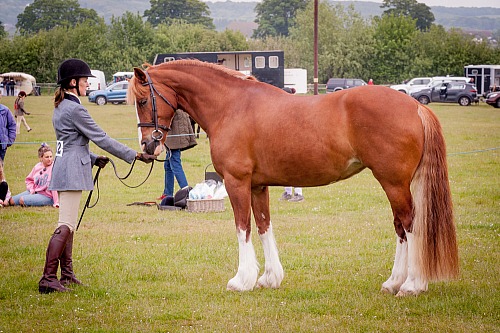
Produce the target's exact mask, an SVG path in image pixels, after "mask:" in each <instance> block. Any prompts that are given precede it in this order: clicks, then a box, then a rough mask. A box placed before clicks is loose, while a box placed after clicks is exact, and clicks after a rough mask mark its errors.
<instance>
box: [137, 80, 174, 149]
mask: <svg viewBox="0 0 500 333" xmlns="http://www.w3.org/2000/svg"><path fill="white" fill-rule="evenodd" d="M144 74H146V78H147V80H148V82H145V83H143V84H142V85H143V86H149V91H150V97H151V112H152V114H153V116H152V121H151V122H149V123H138V124H137V127H154V130H153V132H151V137H152V138H153V140H154V141H160V140H161V139H163V132H162V131H161V130H160V129H162V130H164V131H166V132H168V131H170V127H167V126H165V125H161V124H160V123H158V110H157V108H156V96H155V93H156V94H157V95H158V96H160V97H161V99H163V101H165V103H167V104H168V105H169V106H170V107H171V108H172V110H174V112H175V110H176V108H175V107H174V106H173V104H172V103H170V102H169V100H168V99H166V98H165V97H164V96H163V95H162V94H161V93H160V92H159V91H158V90H157V89H156V88H155V86H154V85H153V81H151V77H150V76H149V74H148V72H146V71H144ZM172 90H173V89H172Z"/></svg>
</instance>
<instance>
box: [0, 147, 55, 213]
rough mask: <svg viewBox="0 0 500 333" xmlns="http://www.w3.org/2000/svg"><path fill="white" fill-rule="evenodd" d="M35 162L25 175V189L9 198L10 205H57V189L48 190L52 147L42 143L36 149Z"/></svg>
mask: <svg viewBox="0 0 500 333" xmlns="http://www.w3.org/2000/svg"><path fill="white" fill-rule="evenodd" d="M38 158H39V159H40V162H39V163H37V164H36V165H35V166H34V167H33V169H32V170H31V172H30V174H29V175H28V177H26V191H24V192H23V193H20V194H18V195H15V196H13V197H12V198H10V201H9V204H10V205H11V206H16V205H21V206H49V205H52V206H54V207H59V200H58V196H57V191H49V185H50V180H51V178H52V165H53V163H52V162H53V156H52V148H50V147H49V145H47V144H46V143H42V145H41V147H40V148H39V149H38Z"/></svg>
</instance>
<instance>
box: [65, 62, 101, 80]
mask: <svg viewBox="0 0 500 333" xmlns="http://www.w3.org/2000/svg"><path fill="white" fill-rule="evenodd" d="M79 77H95V76H94V75H92V72H91V71H90V67H89V65H87V63H86V62H85V61H83V60H80V59H66V60H64V61H63V62H62V63H61V64H60V65H59V69H58V70H57V84H61V83H63V82H64V81H67V80H68V81H69V80H71V79H77V78H79Z"/></svg>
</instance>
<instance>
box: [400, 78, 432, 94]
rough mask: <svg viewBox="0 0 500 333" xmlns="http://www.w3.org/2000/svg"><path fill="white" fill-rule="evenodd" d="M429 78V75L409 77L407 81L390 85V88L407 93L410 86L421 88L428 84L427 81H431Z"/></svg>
mask: <svg viewBox="0 0 500 333" xmlns="http://www.w3.org/2000/svg"><path fill="white" fill-rule="evenodd" d="M431 79H432V78H430V77H415V78H413V79H411V80H410V81H408V82H407V83H403V84H395V85H392V86H390V88H392V89H394V90H397V91H400V92H402V93H405V94H407V95H408V94H409V93H410V90H411V89H412V88H419V87H422V88H423V87H425V86H427V85H428V84H429V82H431Z"/></svg>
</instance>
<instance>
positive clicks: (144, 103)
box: [138, 99, 148, 107]
mask: <svg viewBox="0 0 500 333" xmlns="http://www.w3.org/2000/svg"><path fill="white" fill-rule="evenodd" d="M147 102H148V100H147V99H141V100H140V101H139V103H138V104H139V106H140V107H143V106H144V105H146V103H147Z"/></svg>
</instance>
